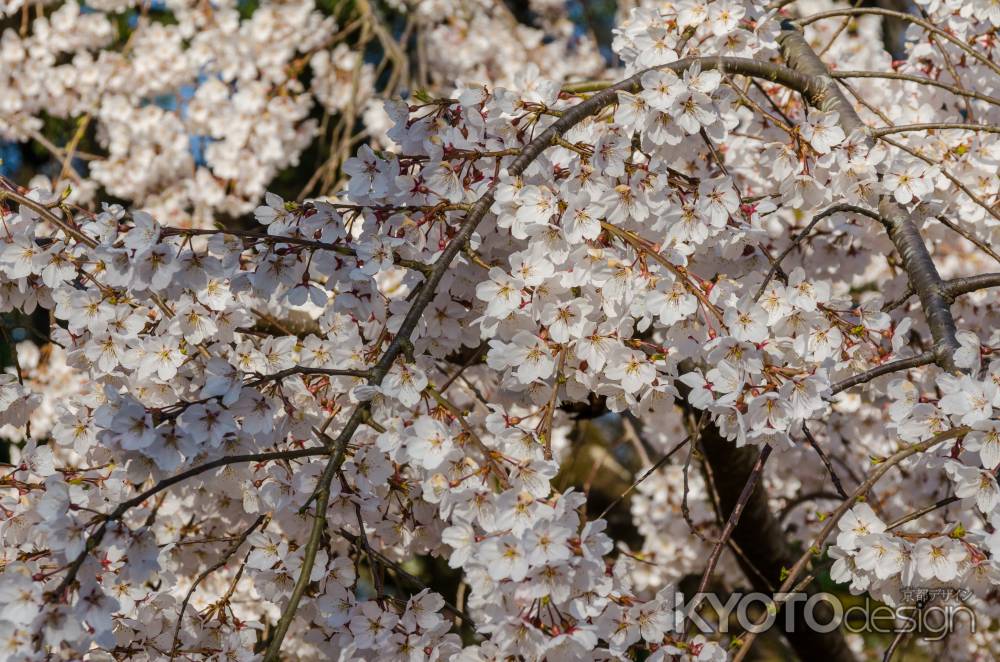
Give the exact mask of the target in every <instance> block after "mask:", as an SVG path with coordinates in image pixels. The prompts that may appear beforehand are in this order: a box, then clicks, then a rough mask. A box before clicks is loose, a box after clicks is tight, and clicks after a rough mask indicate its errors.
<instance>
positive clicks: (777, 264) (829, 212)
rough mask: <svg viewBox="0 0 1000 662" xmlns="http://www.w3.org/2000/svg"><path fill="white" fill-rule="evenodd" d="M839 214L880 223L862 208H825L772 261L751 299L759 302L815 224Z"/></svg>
mask: <svg viewBox="0 0 1000 662" xmlns="http://www.w3.org/2000/svg"><path fill="white" fill-rule="evenodd" d="M840 212H851V213H852V214H861V215H862V216H867V217H868V218H871V219H873V220H876V221H878V222H879V223H881V222H882V217H881V216H879V215H878V213H876V212H874V211H871V210H870V209H865V208H864V207H858V206H857V205H847V204H839V205H833V206H832V207H827V208H826V209H824V210H823V211H821V212H820V213H818V214H816V215H815V216H813V217H812V220H811V221H809V224H808V225H806V226H805V227H804V228H802V230H800V231H799V233H798V234H796V235H795V237H793V238H792V243H791V244H789V245H788V247H787V248H785V250H783V251H781V254H780V255H778V257H776V258H775V259H774V261H773V262H772V263H771V268H770V270H768V272H767V275H766V276H764V282H763V283H761V284H760V287H759V288H757V294H755V295H754V297H753V300H754V301H759V300H760V298H761V297H762V296H764V290H766V289H767V285H768V283H770V282H771V279H772V278H774V274H776V273H777V272H778V269H780V268H781V261H782V260H784V259H785V258H786V257H788V254H789V253H791V252H792V251H793V250H795V247H796V246H798V245H799V244H800V243H801V242H802V240H803V239H805V238H806V236H807V235H808V234H809V233H810V232H811V231H812V229H813V228H814V227H816V224H817V223H819V222H820V221H822V220H823V219H824V218H826V217H828V216H833V215H834V214H838V213H840Z"/></svg>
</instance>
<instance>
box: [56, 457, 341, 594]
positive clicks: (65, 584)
mask: <svg viewBox="0 0 1000 662" xmlns="http://www.w3.org/2000/svg"><path fill="white" fill-rule="evenodd" d="M315 455H329V451H328V450H326V449H325V448H303V449H298V450H291V451H273V452H270V453H250V454H247V455H231V456H229V457H220V458H219V459H217V460H212V461H211V462H206V463H205V464H199V465H198V466H196V467H191V468H190V469H188V470H186V471H182V472H181V473H179V474H176V475H174V476H171V477H170V478H164V479H163V480H161V481H160V482H158V483H157V484H156V485H153V486H152V487H151V488H149V489H148V490H146V491H144V492H142V493H140V494H138V495H137V496H134V497H132V498H131V499H129V500H128V501H123V502H122V503H120V504H118V507H117V508H115V509H114V510H113V511H112V512H111V513H109V514H107V515H104V516H103V518H102V519H101V525H100V526H99V527H98V529H97V531H95V532H94V534H93V535H92V536H90V537H89V538H87V542H86V544H85V545H84V548H83V551H81V552H80V553H79V554H78V555H77V556H76V558H74V559H73V561H72V562H70V564H69V566H68V568H67V572H66V576H65V577H63V580H62V581H61V582H60V583H59V586H58V587H57V588H56V589H55V590H54V591H50V592H49V593H48V594H47V595H48V596H49V599H51V600H55V599H59V598H61V597H62V595H63V594H64V593H65V592H66V589H68V588H69V587H70V585H71V584H72V583H73V581H74V580H75V579H76V575H77V573H78V572H79V571H80V566H82V565H83V562H84V560H86V558H87V555H88V554H90V552H92V551H93V550H94V549H96V548H97V546H98V545H100V544H101V541H102V540H104V535H105V534H106V533H107V530H108V524H109V523H111V522H115V521H117V520H120V519H121V518H122V517H123V516H124V515H125V513H127V512H128V511H129V510H131V509H132V508H134V507H136V506H138V505H140V504H141V503H142V502H143V501H145V500H146V499H148V498H149V497H151V496H154V495H155V494H157V493H158V492H162V491H163V490H165V489H167V488H168V487H171V486H173V485H176V484H177V483H180V482H182V481H185V480H187V479H188V478H192V477H194V476H197V475H198V474H202V473H205V472H206V471H211V470H212V469H218V468H219V467H224V466H226V465H229V464H241V463H244V462H270V461H271V460H291V459H297V458H301V457H310V456H315Z"/></svg>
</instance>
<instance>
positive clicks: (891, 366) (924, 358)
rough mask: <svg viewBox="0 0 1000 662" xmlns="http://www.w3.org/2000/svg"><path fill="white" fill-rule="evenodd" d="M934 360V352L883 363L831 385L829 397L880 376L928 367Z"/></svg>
mask: <svg viewBox="0 0 1000 662" xmlns="http://www.w3.org/2000/svg"><path fill="white" fill-rule="evenodd" d="M935 359H936V355H935V354H934V352H924V353H923V354H917V355H916V356H911V357H909V358H906V359H899V360H898V361H890V362H888V363H883V364H882V365H880V366H876V367H874V368H872V369H871V370H866V371H865V372H862V373H860V374H857V375H854V376H853V377H848V378H847V379H844V380H841V381H839V382H837V383H835V384H833V385H832V386H831V387H830V396H831V397H832V396H834V395H837V394H838V393H840V392H841V391H846V390H847V389H849V388H851V387H853V386H857V385H858V384H865V383H867V382H870V381H871V380H873V379H875V378H876V377H881V376H882V375H888V374H891V373H893V372H899V371H900V370H910V369H911V368H919V367H920V366H924V365H930V364H931V363H934V361H935Z"/></svg>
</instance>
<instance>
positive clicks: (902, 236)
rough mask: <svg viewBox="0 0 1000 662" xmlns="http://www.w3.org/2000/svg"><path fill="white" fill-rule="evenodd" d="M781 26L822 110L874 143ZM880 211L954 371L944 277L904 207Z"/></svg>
mask: <svg viewBox="0 0 1000 662" xmlns="http://www.w3.org/2000/svg"><path fill="white" fill-rule="evenodd" d="M890 13H893V14H895V13H898V12H890ZM837 15H845V14H840V13H838V14H837ZM848 15H849V14H848ZM903 16H905V14H903ZM782 27H783V28H784V29H783V31H782V33H781V35H780V36H779V37H778V42H779V43H780V44H781V49H782V53H783V54H784V55H785V60H786V61H787V62H788V64H789V66H790V67H791V68H793V69H795V70H796V71H800V72H802V73H805V74H807V75H809V76H810V77H812V78H813V79H814V80H817V81H820V84H821V85H822V88H823V89H822V90H821V91H820V92H818V93H817V95H816V96H815V97H814V99H813V101H814V103H816V105H818V106H819V108H821V109H822V110H825V111H836V112H837V113H838V114H839V122H840V126H841V128H842V129H843V130H844V133H846V134H848V135H850V134H851V133H853V132H855V131H859V132H861V133H862V134H863V135H864V136H865V138H866V142H867V143H868V145H869V146H872V145H873V144H874V141H873V137H872V130H871V129H870V128H869V127H868V126H866V125H865V123H864V122H863V121H862V120H861V117H860V116H859V115H858V113H857V112H856V111H855V110H854V106H853V105H852V104H851V102H850V100H848V98H847V96H846V95H845V94H844V93H843V92H842V91H841V90H840V88H839V87H838V86H837V83H836V81H835V80H834V79H833V77H832V76H830V72H829V70H828V69H827V67H826V65H825V64H823V61H822V60H820V58H819V56H818V55H816V53H815V52H814V51H813V50H812V48H811V47H810V46H809V44H808V43H807V42H806V40H805V36H804V35H803V34H802V32H801V31H800V30H798V29H796V28H795V25H794V24H792V23H790V22H788V21H786V22H785V23H784V24H783V26H782ZM879 214H880V215H881V216H882V221H883V223H884V224H885V226H886V230H887V231H888V233H889V238H890V239H891V240H892V243H893V245H894V246H895V247H896V251H897V252H898V253H899V256H900V259H901V261H902V263H903V268H904V269H905V270H906V273H907V275H908V276H909V281H910V285H911V286H912V287H913V290H914V291H915V292H916V294H917V296H918V297H920V303H921V305H922V306H923V309H924V315H925V316H926V317H927V325H928V327H929V328H930V331H931V336H932V337H933V338H934V355H935V359H936V362H937V363H938V365H940V366H941V367H942V368H943V369H945V370H947V371H948V372H955V371H956V370H957V366H956V365H955V360H954V354H955V351H956V350H957V349H958V347H959V344H958V340H957V339H956V337H955V333H956V327H955V320H954V318H953V317H952V314H951V307H950V302H949V301H948V299H947V297H946V296H945V293H944V291H943V280H942V279H941V275H940V274H939V273H938V271H937V267H935V266H934V261H933V260H932V259H931V256H930V253H929V252H928V251H927V246H926V244H924V240H923V237H921V236H920V231H919V230H918V229H917V224H916V222H915V221H914V219H913V218H912V217H911V215H910V214H909V213H908V212H907V211H906V210H904V209H903V208H902V207H900V206H899V205H897V204H895V203H894V202H892V201H891V200H889V199H888V198H883V199H881V200H880V201H879Z"/></svg>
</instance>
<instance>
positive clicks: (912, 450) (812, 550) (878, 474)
mask: <svg viewBox="0 0 1000 662" xmlns="http://www.w3.org/2000/svg"><path fill="white" fill-rule="evenodd" d="M968 432H969V428H967V427H959V428H954V429H952V430H948V431H946V432H942V433H940V434H937V435H935V436H933V437H931V438H930V439H926V440H924V441H922V442H919V443H916V444H912V445H910V446H907V447H906V448H903V449H902V450H899V451H896V452H895V453H893V454H892V455H891V456H889V457H888V458H886V459H885V460H884V461H882V462H881V463H880V464H879V465H878V466H877V467H876V468H875V469H874V470H873V471H872V472H871V473H870V474H869V476H868V478H867V479H865V481H864V482H863V483H862V484H861V485H859V486H858V488H857V489H856V490H854V492H853V493H852V494H851V496H850V498H848V499H845V500H844V501H843V502H842V503H841V504H840V505H839V506H837V509H836V510H835V511H833V514H832V515H830V517H829V518H828V519H827V522H826V526H824V527H823V529H822V530H821V531H820V532H819V534H818V535H817V536H816V537H815V538H814V539H813V541H812V543H811V544H810V545H809V547H808V548H807V549H806V551H805V553H804V554H802V556H800V557H799V559H798V561H796V562H795V565H793V566H792V567H791V569H790V570H789V571H788V574H787V576H786V578H785V581H783V582H782V584H781V587H780V588H779V589H778V592H777V593H776V594H775V596H774V606H775V607H780V606H781V605H782V604H783V603H785V602H787V601H788V598H789V597H790V596H791V593H790V592H791V591H792V587H795V586H796V584H795V583H796V582H797V581H798V579H799V576H800V575H802V573H803V572H804V571H805V569H806V565H808V563H809V560H810V559H811V558H812V557H813V555H814V554H816V553H819V552H820V551H821V550H822V546H823V544H824V543H825V542H826V539H827V538H829V537H830V534H831V533H833V531H834V530H835V529H836V528H837V523H838V522H840V520H841V518H842V517H843V516H844V515H846V514H847V511H849V510H850V509H851V508H853V507H854V504H855V503H857V502H858V500H859V499H860V498H861V497H862V496H864V495H865V494H867V493H868V491H869V490H871V489H872V487H874V486H875V484H876V483H878V481H879V480H881V479H882V477H883V476H884V475H886V474H887V473H889V471H890V470H892V468H893V467H895V466H896V465H898V464H899V463H900V462H902V461H903V460H905V459H906V458H908V457H910V456H911V455H915V454H916V453H922V452H924V451H926V450H928V449H930V448H932V447H933V446H936V445H938V444H940V443H941V442H944V441H947V440H949V439H956V438H958V437H961V436H963V435H965V434H966V433H968ZM803 583H805V582H803ZM796 588H798V587H796ZM803 588H804V587H803ZM757 634H758V632H747V633H746V636H745V638H744V639H743V643H742V645H741V646H740V649H739V651H738V652H737V653H736V656H735V657H734V658H733V662H740V661H741V660H743V658H744V657H746V655H747V653H749V652H750V648H751V646H752V644H753V642H754V639H756V638H757Z"/></svg>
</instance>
